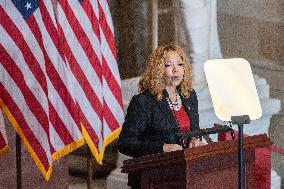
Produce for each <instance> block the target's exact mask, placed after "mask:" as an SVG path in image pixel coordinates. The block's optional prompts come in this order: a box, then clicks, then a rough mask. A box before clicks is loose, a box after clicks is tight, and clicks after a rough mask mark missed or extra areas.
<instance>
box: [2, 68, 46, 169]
mask: <svg viewBox="0 0 284 189" xmlns="http://www.w3.org/2000/svg"><path fill="white" fill-rule="evenodd" d="M0 65H2V64H0ZM0 67H1V69H0V70H1V72H2V71H3V70H2V66H0ZM6 87H7V86H6ZM6 87H5V86H3V84H2V82H0V92H1V99H3V101H5V102H7V103H6V104H5V105H6V106H7V107H8V109H9V110H13V114H12V115H13V116H14V117H15V119H16V120H17V122H20V123H21V127H20V128H16V129H20V130H21V132H22V133H23V135H22V136H25V140H26V141H27V142H28V143H29V145H30V146H31V147H32V149H33V150H34V151H35V154H36V155H37V157H38V158H39V159H40V160H41V163H42V165H43V167H44V168H45V170H46V171H47V170H48V168H49V162H50V158H49V157H47V156H46V153H42V152H44V151H45V152H46V151H49V150H48V146H49V145H48V144H44V143H45V142H44V138H46V136H42V139H40V140H39V139H38V138H36V136H35V135H34V134H33V133H34V131H32V130H30V127H29V126H28V125H31V124H29V123H27V122H26V120H25V118H24V117H25V116H24V115H23V114H22V112H23V111H22V109H24V108H23V106H24V102H22V103H21V104H19V105H18V104H16V103H15V101H16V100H15V99H17V101H20V100H22V101H23V99H22V98H19V95H18V96H17V97H16V98H15V97H12V96H10V94H11V93H10V91H7V89H6ZM25 110H26V112H25V113H26V114H28V113H30V112H29V111H28V108H27V107H26V108H25ZM30 117H31V118H32V117H33V116H30ZM32 121H34V120H29V122H32ZM37 125H39V124H37ZM14 126H15V125H14ZM42 133H43V132H42ZM29 141H32V142H29ZM42 147H46V148H42Z"/></svg>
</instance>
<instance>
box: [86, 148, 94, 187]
mask: <svg viewBox="0 0 284 189" xmlns="http://www.w3.org/2000/svg"><path fill="white" fill-rule="evenodd" d="M92 158H93V156H92V152H91V150H90V148H89V147H88V153H87V170H88V178H87V188H88V189H91V188H93V161H92Z"/></svg>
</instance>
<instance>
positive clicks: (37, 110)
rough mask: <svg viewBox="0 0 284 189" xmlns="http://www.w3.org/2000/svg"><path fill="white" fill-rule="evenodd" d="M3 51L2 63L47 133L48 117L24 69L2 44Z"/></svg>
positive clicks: (0, 47) (0, 48)
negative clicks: (32, 89)
mask: <svg viewBox="0 0 284 189" xmlns="http://www.w3.org/2000/svg"><path fill="white" fill-rule="evenodd" d="M0 50H1V51H2V55H1V61H2V62H1V63H2V66H4V67H5V69H6V71H7V72H8V73H9V75H10V77H11V78H12V79H13V80H14V82H16V83H17V86H18V87H19V89H20V91H21V93H22V95H23V96H24V99H25V101H26V103H27V105H28V106H29V107H30V108H31V112H32V113H33V114H34V115H35V117H36V119H37V120H38V122H39V123H40V124H41V125H42V127H43V129H44V130H45V132H46V133H48V132H49V131H48V130H49V129H48V117H47V114H46V112H45V110H44V109H43V107H42V106H41V104H40V102H39V101H38V100H37V99H36V98H35V96H34V94H33V93H32V92H31V89H30V88H29V87H28V86H27V84H26V82H25V80H26V79H25V78H24V75H23V73H22V71H21V70H20V69H19V68H18V67H17V66H16V63H15V62H14V61H13V59H12V58H11V57H10V55H9V54H8V53H7V52H6V51H5V50H4V48H3V47H2V45H1V46H0Z"/></svg>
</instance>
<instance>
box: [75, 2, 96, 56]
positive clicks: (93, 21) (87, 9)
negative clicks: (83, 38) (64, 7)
mask: <svg viewBox="0 0 284 189" xmlns="http://www.w3.org/2000/svg"><path fill="white" fill-rule="evenodd" d="M92 6H93V5H92V4H91V2H90V1H84V2H83V3H82V7H83V9H84V11H85V12H86V14H87V16H88V18H89V20H90V21H91V23H90V24H91V25H92V28H93V31H94V34H95V35H96V38H97V42H96V44H95V46H96V47H97V48H96V49H98V50H97V51H96V53H97V54H99V53H100V48H99V47H100V42H99V40H100V39H99V38H98V37H97V36H100V28H99V20H98V19H99V16H98V14H96V11H95V10H92V9H91V8H90V7H92ZM97 13H98V11H97ZM77 17H79V16H77ZM91 41H92V40H91Z"/></svg>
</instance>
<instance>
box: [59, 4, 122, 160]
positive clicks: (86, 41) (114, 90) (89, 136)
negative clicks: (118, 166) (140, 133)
mask: <svg viewBox="0 0 284 189" xmlns="http://www.w3.org/2000/svg"><path fill="white" fill-rule="evenodd" d="M57 10H58V13H57V16H58V26H59V27H58V28H59V36H60V42H61V46H62V47H63V49H64V52H65V56H66V62H68V65H69V66H70V70H71V72H72V74H70V75H71V77H72V78H71V79H72V81H73V87H74V91H76V94H75V99H76V102H77V104H78V111H79V112H80V120H81V123H82V134H83V136H84V138H85V140H86V142H87V143H88V145H89V147H90V149H91V151H92V153H93V155H94V156H95V158H96V160H97V161H98V163H100V164H101V163H102V160H103V155H104V149H105V147H106V145H108V144H109V143H110V142H111V141H112V140H114V139H115V138H116V137H117V136H118V134H119V132H120V129H121V127H120V126H121V125H122V123H123V121H124V112H123V105H122V95H121V87H120V86H121V84H120V76H119V71H118V67H117V61H116V50H115V40H114V30H113V24H112V19H111V14H110V10H109V6H108V3H107V1H106V0H99V1H98V0H76V1H74V0H59V1H58V5H57Z"/></svg>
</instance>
